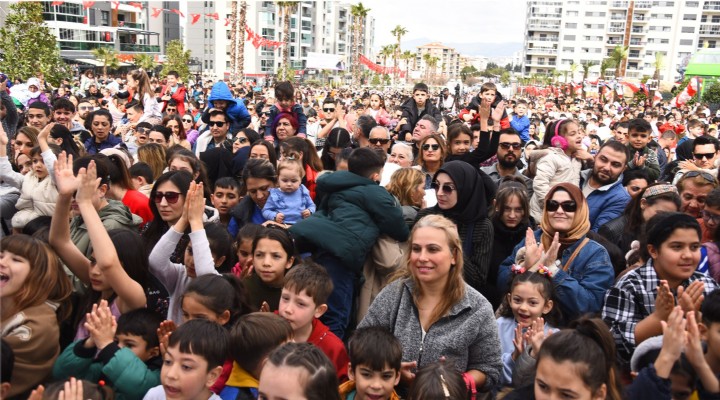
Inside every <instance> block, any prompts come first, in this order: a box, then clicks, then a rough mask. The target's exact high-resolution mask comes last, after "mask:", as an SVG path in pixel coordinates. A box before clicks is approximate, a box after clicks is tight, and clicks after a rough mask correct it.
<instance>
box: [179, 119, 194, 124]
mask: <svg viewBox="0 0 720 400" xmlns="http://www.w3.org/2000/svg"><path fill="white" fill-rule="evenodd" d="M182 121H183V122H187V123H188V124H191V123H192V122H193V120H191V119H185V118H183V120H182Z"/></svg>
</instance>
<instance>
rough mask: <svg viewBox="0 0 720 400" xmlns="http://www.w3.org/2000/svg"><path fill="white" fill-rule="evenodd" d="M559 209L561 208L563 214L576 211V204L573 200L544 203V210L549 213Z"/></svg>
mask: <svg viewBox="0 0 720 400" xmlns="http://www.w3.org/2000/svg"><path fill="white" fill-rule="evenodd" d="M560 207H562V209H563V211H565V212H575V211H577V203H576V202H575V201H573V200H568V201H563V202H562V203H561V202H559V201H555V200H548V201H547V202H545V209H546V210H548V211H550V212H555V211H557V210H558V208H560Z"/></svg>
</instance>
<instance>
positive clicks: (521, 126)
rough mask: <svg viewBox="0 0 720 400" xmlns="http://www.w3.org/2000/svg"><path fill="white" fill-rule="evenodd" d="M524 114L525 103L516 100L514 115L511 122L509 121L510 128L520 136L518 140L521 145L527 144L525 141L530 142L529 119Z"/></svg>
mask: <svg viewBox="0 0 720 400" xmlns="http://www.w3.org/2000/svg"><path fill="white" fill-rule="evenodd" d="M525 113H527V101H525V100H518V102H517V104H516V105H515V114H514V115H513V119H512V121H510V126H512V128H513V129H515V130H516V131H517V132H518V133H519V134H520V140H522V141H523V143H527V141H528V140H530V119H529V118H528V117H527V115H525ZM501 123H502V122H501Z"/></svg>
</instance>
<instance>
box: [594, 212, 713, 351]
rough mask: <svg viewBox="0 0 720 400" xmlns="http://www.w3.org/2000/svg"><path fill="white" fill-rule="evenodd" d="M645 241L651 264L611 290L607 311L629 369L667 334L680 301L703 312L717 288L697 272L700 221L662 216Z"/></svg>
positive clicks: (676, 215)
mask: <svg viewBox="0 0 720 400" xmlns="http://www.w3.org/2000/svg"><path fill="white" fill-rule="evenodd" d="M645 236H646V237H645V239H644V240H643V243H642V244H641V246H640V249H641V251H642V252H643V255H642V258H643V259H644V260H647V263H646V264H645V265H644V266H641V267H639V268H637V269H635V270H633V271H631V272H629V273H628V274H626V275H625V276H623V277H622V278H620V279H619V280H618V281H617V282H616V283H615V286H613V287H612V288H610V290H609V291H608V292H607V293H606V295H605V305H604V306H603V310H602V318H603V319H604V320H605V322H606V323H607V324H608V325H609V326H610V331H611V332H612V334H613V337H614V338H615V343H616V344H617V346H618V355H619V357H620V359H621V360H622V361H624V362H625V365H627V362H628V361H629V360H630V356H631V355H632V353H633V351H634V350H635V346H637V345H638V344H640V343H642V342H643V341H644V340H646V339H648V338H650V337H652V336H657V335H660V334H662V322H663V321H667V320H668V316H669V315H670V313H671V312H672V309H673V306H674V305H675V303H676V301H677V303H678V304H679V305H681V306H682V307H683V311H684V312H690V311H699V310H700V305H701V302H702V299H703V296H708V295H709V294H710V292H712V291H713V290H714V289H716V288H717V287H718V285H717V283H715V281H714V280H712V278H710V277H709V276H707V275H705V274H703V273H701V272H698V271H696V267H697V265H698V263H699V261H700V236H701V232H700V225H699V224H698V222H697V220H695V218H693V217H691V216H689V215H687V214H684V213H660V214H657V215H656V216H654V217H652V218H651V219H650V221H649V222H648V223H647V227H646V231H645ZM673 293H676V295H673Z"/></svg>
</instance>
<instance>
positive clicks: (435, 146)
mask: <svg viewBox="0 0 720 400" xmlns="http://www.w3.org/2000/svg"><path fill="white" fill-rule="evenodd" d="M431 147H432V149H433V150H437V149H439V148H440V145H439V144H424V145H423V146H422V149H423V150H430V148H431Z"/></svg>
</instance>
